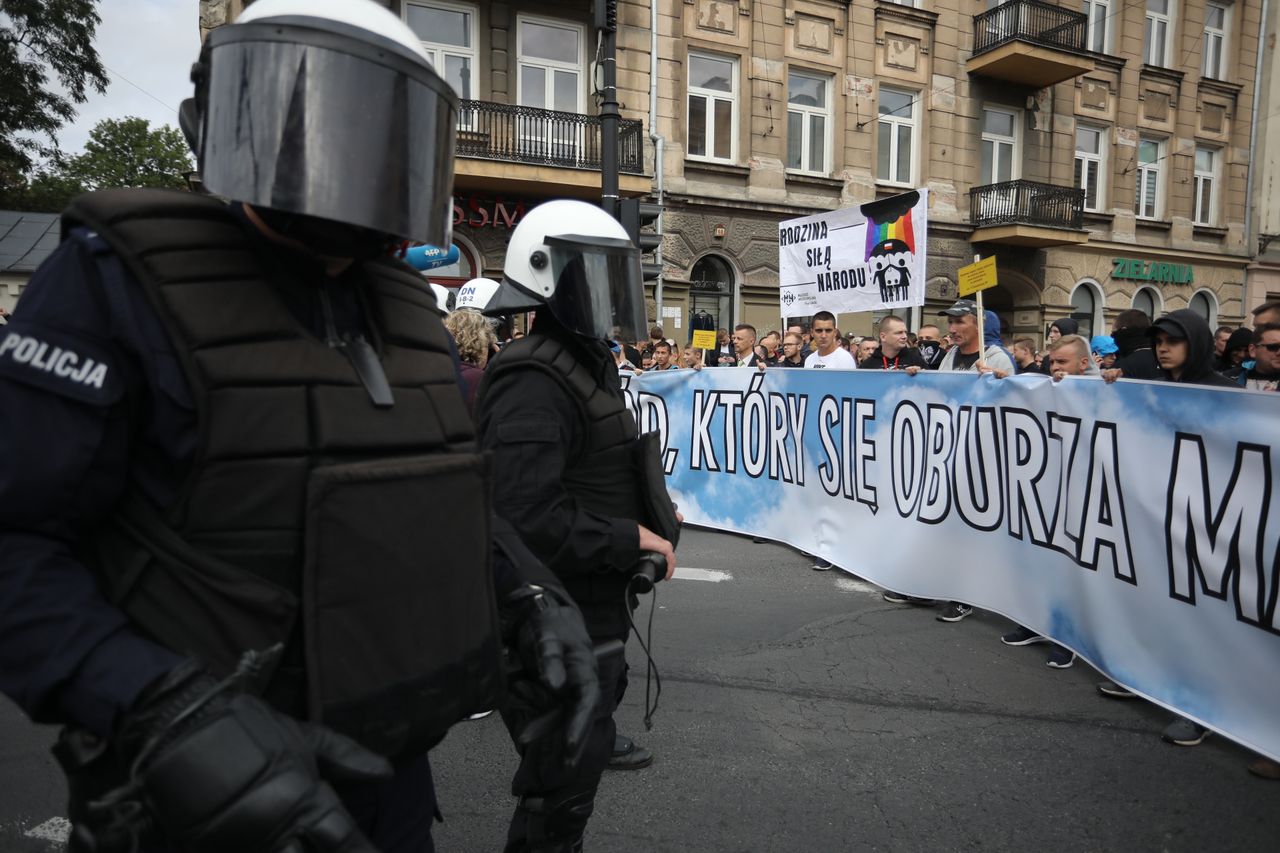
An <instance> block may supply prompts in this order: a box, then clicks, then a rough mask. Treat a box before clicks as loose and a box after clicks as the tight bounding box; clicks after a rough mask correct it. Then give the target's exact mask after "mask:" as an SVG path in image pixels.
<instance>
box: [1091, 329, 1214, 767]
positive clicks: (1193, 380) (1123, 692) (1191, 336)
mask: <svg viewBox="0 0 1280 853" xmlns="http://www.w3.org/2000/svg"><path fill="white" fill-rule="evenodd" d="M1147 331H1148V332H1149V334H1150V336H1151V341H1152V343H1153V345H1154V346H1153V349H1154V350H1155V357H1156V362H1157V363H1158V365H1159V375H1158V376H1157V377H1156V378H1157V379H1159V380H1162V381H1165V382H1179V383H1183V384H1186V385H1209V386H1213V387H1220V388H1233V387H1235V383H1234V382H1232V381H1231V380H1230V379H1228V378H1227V377H1225V376H1223V375H1222V374H1220V373H1218V372H1217V371H1215V370H1214V369H1213V365H1214V362H1215V360H1216V359H1215V356H1214V352H1213V330H1212V329H1210V328H1209V324H1208V323H1206V322H1205V321H1204V319H1203V318H1202V317H1201V316H1200V315H1199V314H1197V313H1196V312H1194V311H1191V310H1189V309H1186V308H1182V309H1180V310H1178V311H1171V312H1170V313H1168V314H1165V315H1164V316H1163V317H1161V318H1160V319H1159V320H1157V321H1156V322H1155V323H1154V324H1152V326H1151V328H1150V329H1148V330H1147ZM1103 378H1104V379H1106V380H1107V381H1108V382H1113V381H1115V379H1117V378H1118V374H1117V373H1116V372H1115V371H1113V370H1108V371H1105V372H1104V374H1103ZM1098 691H1099V692H1100V693H1102V695H1104V696H1109V697H1111V698H1112V699H1133V698H1135V697H1136V694H1134V693H1132V692H1130V691H1129V690H1128V689H1126V688H1124V687H1121V686H1120V685H1118V684H1116V683H1114V682H1111V681H1104V682H1102V683H1100V684H1099V685H1098ZM1206 734H1208V730H1207V729H1206V728H1205V727H1204V726H1202V725H1200V724H1199V723H1195V722H1192V721H1191V720H1188V719H1187V718H1185V717H1176V718H1174V720H1173V722H1171V723H1170V724H1169V725H1168V726H1166V727H1165V730H1164V731H1163V732H1162V733H1161V734H1160V737H1161V738H1162V739H1163V740H1164V741H1166V742H1167V743H1172V744H1177V745H1178V746H1195V745H1196V744H1198V743H1200V742H1201V741H1202V740H1204V738H1205V735H1206Z"/></svg>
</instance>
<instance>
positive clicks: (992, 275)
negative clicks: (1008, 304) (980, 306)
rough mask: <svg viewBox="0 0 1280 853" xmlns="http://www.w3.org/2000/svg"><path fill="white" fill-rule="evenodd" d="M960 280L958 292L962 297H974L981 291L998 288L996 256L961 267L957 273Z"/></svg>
mask: <svg viewBox="0 0 1280 853" xmlns="http://www.w3.org/2000/svg"><path fill="white" fill-rule="evenodd" d="M956 275H957V277H958V278H959V280H960V281H959V284H960V286H959V288H957V291H958V292H959V294H960V295H961V296H972V295H973V294H975V293H977V292H978V291H979V290H986V289H987V288H988V287H995V286H996V256H995V255H992V256H991V257H989V258H983V259H982V260H980V261H978V262H977V263H976V264H969V266H967V267H961V268H960V269H959V271H958V272H957V273H956Z"/></svg>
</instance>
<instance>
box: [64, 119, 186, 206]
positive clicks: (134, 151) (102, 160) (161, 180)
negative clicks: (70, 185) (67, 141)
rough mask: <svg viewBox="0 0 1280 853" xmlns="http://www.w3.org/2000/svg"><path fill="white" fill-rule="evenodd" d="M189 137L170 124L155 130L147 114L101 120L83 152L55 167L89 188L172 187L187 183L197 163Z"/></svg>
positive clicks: (95, 126) (179, 186)
mask: <svg viewBox="0 0 1280 853" xmlns="http://www.w3.org/2000/svg"><path fill="white" fill-rule="evenodd" d="M188 152H189V149H188V148H187V140H186V138H185V137H183V135H182V133H181V132H180V131H179V130H177V129H176V128H173V127H170V126H169V125H167V124H165V125H161V126H160V127H157V128H155V129H154V130H153V129H152V128H151V124H150V123H149V122H148V121H147V120H146V119H144V118H132V117H130V118H121V119H112V118H108V119H103V120H102V121H100V122H98V123H97V124H96V125H94V127H93V130H91V131H89V141H88V142H86V143H85V146H84V153H83V154H77V155H76V156H74V157H72V158H70V159H69V160H67V161H66V163H65V165H64V166H63V167H62V168H61V169H59V170H56V172H60V173H61V174H62V175H63V176H65V177H67V178H70V179H71V180H73V181H75V182H76V183H78V184H79V185H80V186H82V187H84V188H85V189H87V190H100V189H105V188H107V187H173V188H176V189H181V188H183V187H185V186H186V185H187V181H186V178H185V175H186V173H187V172H190V171H192V170H193V169H194V168H195V167H194V166H193V165H192V163H191V156H190V154H189V153H188Z"/></svg>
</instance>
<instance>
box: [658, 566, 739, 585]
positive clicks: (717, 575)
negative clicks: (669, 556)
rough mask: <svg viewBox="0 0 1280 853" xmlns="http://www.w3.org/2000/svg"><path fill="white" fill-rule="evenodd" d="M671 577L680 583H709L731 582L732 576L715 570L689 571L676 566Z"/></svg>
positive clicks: (683, 567)
mask: <svg viewBox="0 0 1280 853" xmlns="http://www.w3.org/2000/svg"><path fill="white" fill-rule="evenodd" d="M673 577H674V578H677V579H679V580H682V581H711V583H720V581H731V580H733V575H731V574H729V573H728V572H720V571H716V570H715V569H691V568H689V567H688V566H676V573H675V575H674V576H673Z"/></svg>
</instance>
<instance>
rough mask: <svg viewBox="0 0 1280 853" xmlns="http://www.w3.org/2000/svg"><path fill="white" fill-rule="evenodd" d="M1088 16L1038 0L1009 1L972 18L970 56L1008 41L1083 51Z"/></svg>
mask: <svg viewBox="0 0 1280 853" xmlns="http://www.w3.org/2000/svg"><path fill="white" fill-rule="evenodd" d="M1088 24H1089V16H1088V15H1086V14H1084V13H1083V12H1077V11H1075V10H1073V9H1065V8H1063V7H1061V6H1054V5H1053V4H1051V3H1042V2H1040V0H1009V2H1008V3H1001V4H1000V5H999V6H997V7H995V8H994V9H988V10H987V11H985V12H981V13H979V14H977V15H974V16H973V54H974V56H977V55H978V54H980V53H985V52H987V51H989V50H994V49H995V48H997V47H999V46H1000V45H1002V44H1006V43H1008V42H1011V41H1025V42H1030V43H1031V44H1037V45H1041V46H1043V47H1053V48H1058V49H1060V50H1071V51H1083V50H1084V49H1085V47H1084V46H1085V31H1086V29H1087V27H1088Z"/></svg>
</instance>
